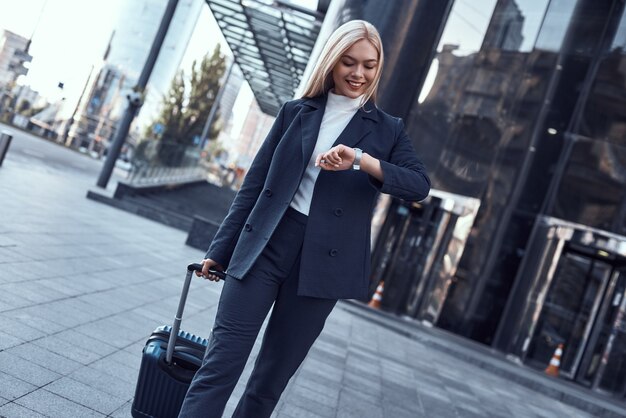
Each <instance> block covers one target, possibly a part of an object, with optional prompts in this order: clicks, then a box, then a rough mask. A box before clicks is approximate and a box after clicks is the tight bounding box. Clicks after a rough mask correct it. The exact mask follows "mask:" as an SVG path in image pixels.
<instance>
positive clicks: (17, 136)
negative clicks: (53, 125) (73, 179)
mask: <svg viewBox="0 0 626 418" xmlns="http://www.w3.org/2000/svg"><path fill="white" fill-rule="evenodd" d="M0 131H8V132H10V133H11V134H12V135H13V141H12V142H11V146H10V148H9V151H8V153H7V155H6V157H5V162H4V164H7V163H10V162H15V163H17V164H20V165H29V166H30V167H31V168H32V169H33V170H43V171H44V172H49V171H50V170H52V171H55V172H68V171H69V172H72V174H77V175H79V176H78V177H80V178H83V179H85V180H87V181H92V184H95V183H96V180H97V179H98V175H99V174H100V170H101V169H102V165H103V163H104V160H97V159H94V158H92V157H90V156H89V155H87V154H82V153H80V152H77V151H76V152H68V151H69V149H68V148H66V147H64V146H62V145H59V144H57V143H55V142H53V141H50V140H46V139H43V138H41V137H39V136H36V135H32V134H29V133H26V132H24V131H22V130H19V129H16V128H14V127H12V126H10V125H5V124H2V123H0ZM125 177H126V172H125V171H123V170H120V169H116V170H115V172H114V180H122V179H124V178H125Z"/></svg>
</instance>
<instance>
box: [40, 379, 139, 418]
mask: <svg viewBox="0 0 626 418" xmlns="http://www.w3.org/2000/svg"><path fill="white" fill-rule="evenodd" d="M45 389H46V390H47V391H49V392H52V393H54V394H56V395H59V396H61V397H63V398H66V399H69V400H71V401H73V402H76V403H77V404H80V405H83V406H85V407H89V408H91V409H95V410H96V411H98V412H101V413H103V414H105V415H108V414H110V413H112V412H114V411H116V410H117V409H119V408H120V407H121V406H122V405H124V404H125V403H126V402H127V401H128V399H123V398H118V397H117V396H113V395H110V394H108V393H106V392H102V391H100V390H98V389H96V388H94V387H92V386H88V385H86V384H84V383H81V382H78V381H76V380H73V379H70V378H67V377H64V378H61V379H59V380H56V381H54V382H52V383H51V384H49V385H47V386H46V388H45Z"/></svg>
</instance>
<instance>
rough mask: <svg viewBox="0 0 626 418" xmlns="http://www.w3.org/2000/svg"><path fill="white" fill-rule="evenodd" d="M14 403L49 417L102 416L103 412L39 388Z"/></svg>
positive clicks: (82, 417) (98, 417)
mask: <svg viewBox="0 0 626 418" xmlns="http://www.w3.org/2000/svg"><path fill="white" fill-rule="evenodd" d="M15 403H16V404H19V405H21V406H24V407H26V408H29V409H32V410H34V411H37V412H39V413H42V414H45V415H46V416H48V417H51V418H68V417H80V418H90V417H94V418H102V417H105V416H106V415H105V414H102V413H100V412H97V411H95V410H93V409H91V408H85V407H84V406H82V405H79V404H77V403H76V402H73V401H71V400H69V399H66V398H64V397H62V396H59V395H56V394H54V393H52V392H48V391H47V390H45V389H41V390H38V391H35V392H32V393H29V394H28V395H26V396H24V397H21V398H19V399H18V400H16V401H15Z"/></svg>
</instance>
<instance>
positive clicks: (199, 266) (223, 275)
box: [187, 263, 226, 280]
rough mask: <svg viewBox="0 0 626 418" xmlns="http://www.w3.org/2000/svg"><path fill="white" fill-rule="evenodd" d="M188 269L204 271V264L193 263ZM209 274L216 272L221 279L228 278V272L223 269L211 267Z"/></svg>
mask: <svg viewBox="0 0 626 418" xmlns="http://www.w3.org/2000/svg"><path fill="white" fill-rule="evenodd" d="M187 271H188V272H189V271H202V264H200V263H191V264H189V265H188V266H187ZM209 274H214V275H216V276H217V277H219V278H220V279H222V280H224V279H225V278H226V273H224V272H223V271H219V270H215V269H209Z"/></svg>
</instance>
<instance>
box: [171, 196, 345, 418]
mask: <svg viewBox="0 0 626 418" xmlns="http://www.w3.org/2000/svg"><path fill="white" fill-rule="evenodd" d="M306 220H307V217H306V215H303V214H302V213H300V212H297V211H295V210H294V209H291V208H290V209H288V210H287V212H286V214H285V216H284V217H283V219H282V220H281V222H280V224H279V226H278V227H277V228H276V231H275V232H274V234H273V235H272V237H271V239H270V240H269V241H268V244H267V246H266V247H265V249H264V250H263V252H262V253H261V255H260V256H259V259H258V260H257V261H256V263H255V265H254V266H253V268H252V269H251V271H250V273H248V274H247V275H246V277H245V278H244V279H243V280H237V279H232V278H229V279H227V280H226V281H225V282H224V287H223V289H222V294H221V296H220V301H219V305H218V308H217V314H216V317H215V324H214V326H213V330H212V331H211V335H210V338H209V345H208V347H207V350H206V353H205V356H204V359H203V364H202V366H201V367H200V369H199V370H198V372H197V373H196V375H195V377H194V378H193V381H192V382H191V386H190V387H189V390H188V392H187V396H186V397H185V401H184V402H183V406H182V409H181V412H180V415H179V417H181V418H182V417H184V418H221V417H222V414H223V412H224V408H225V406H226V402H227V401H228V398H229V397H230V395H231V393H232V391H233V389H234V388H235V384H236V383H237V381H238V380H239V377H240V375H241V373H242V371H243V369H244V366H245V364H246V361H247V359H248V356H249V355H250V351H251V350H252V347H253V345H254V342H255V340H256V337H257V335H258V333H259V330H260V328H261V326H262V324H263V321H264V320H265V317H266V316H267V313H268V312H269V310H270V307H271V306H272V304H274V308H273V309H272V314H271V316H270V319H269V322H268V325H267V328H266V330H265V335H264V336H263V343H262V345H261V349H260V351H259V355H258V357H257V360H256V363H255V366H254V369H253V371H252V374H251V376H250V379H249V380H248V384H247V386H246V389H245V392H244V394H243V396H242V397H241V399H240V400H239V404H238V405H237V409H236V410H235V412H234V414H233V417H236V418H263V417H269V416H270V415H271V414H272V411H273V410H274V408H275V407H276V404H277V402H278V400H279V398H280V395H281V394H282V392H283V390H284V389H285V386H287V383H288V382H289V379H290V378H291V376H292V375H293V374H294V373H295V372H296V370H297V369H298V367H299V366H300V363H302V361H303V360H304V358H305V357H306V355H307V353H308V351H309V349H310V348H311V345H312V344H313V342H314V341H315V340H316V338H317V337H318V336H319V334H320V333H321V332H322V328H323V327H324V323H325V322H326V318H327V317H328V315H329V314H330V312H331V311H332V309H333V307H334V306H335V304H336V302H337V301H336V300H334V299H319V298H312V297H307V296H298V295H297V294H296V292H297V288H298V273H299V270H300V254H301V250H302V241H303V238H304V230H305V228H306Z"/></svg>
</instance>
